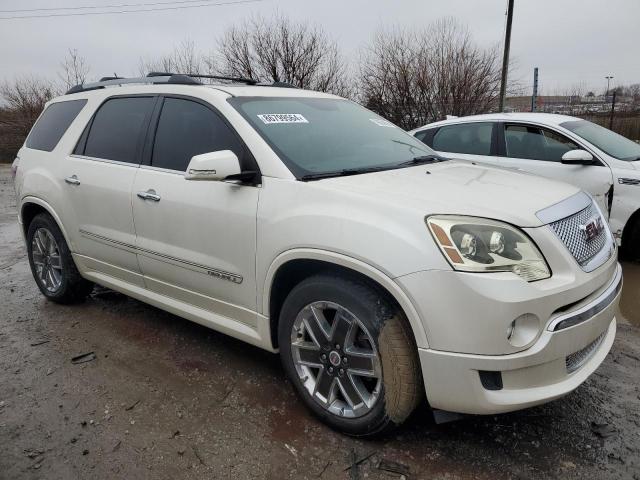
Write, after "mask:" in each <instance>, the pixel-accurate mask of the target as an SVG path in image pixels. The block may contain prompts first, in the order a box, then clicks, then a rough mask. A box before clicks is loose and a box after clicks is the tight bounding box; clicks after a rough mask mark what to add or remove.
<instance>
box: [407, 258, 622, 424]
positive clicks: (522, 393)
mask: <svg viewBox="0 0 640 480" xmlns="http://www.w3.org/2000/svg"><path fill="white" fill-rule="evenodd" d="M621 282H622V278H621V269H620V266H619V265H616V269H615V274H614V275H613V278H612V279H611V280H610V281H609V282H608V283H607V285H606V286H605V288H603V289H601V290H600V291H599V292H598V294H597V295H595V296H594V297H590V299H589V301H588V302H586V303H582V304H580V305H579V306H577V307H575V308H573V309H571V310H570V311H566V312H562V313H560V314H558V315H554V316H553V317H552V318H551V319H550V321H549V322H548V323H547V324H546V325H545V328H544V330H543V331H542V333H541V334H540V336H539V337H538V338H537V340H536V341H535V342H534V343H533V345H531V346H530V347H528V348H527V349H526V350H524V351H520V352H517V353H513V354H507V355H477V354H463V353H454V352H446V351H438V350H434V349H428V348H427V349H419V350H418V353H419V357H420V363H421V366H422V374H423V377H424V384H425V389H426V392H427V398H428V400H429V403H430V405H431V406H432V407H433V408H437V409H441V410H447V411H452V412H460V413H468V414H494V413H500V412H508V411H513V410H519V409H522V408H527V407H531V406H534V405H538V404H541V403H545V402H548V401H551V400H554V399H556V398H559V397H561V396H563V395H566V394H567V393H569V392H571V391H572V390H574V389H575V388H576V387H578V386H579V385H580V384H581V383H582V382H584V381H585V380H586V379H587V378H588V377H589V375H591V374H592V373H593V372H594V371H595V370H596V369H597V368H598V366H599V365H600V364H601V363H602V361H603V360H604V358H605V357H606V355H607V353H608V352H609V350H610V349H611V346H612V345H613V341H614V338H615V332H616V319H615V311H616V308H617V305H618V301H619V298H620V291H621V288H620V287H621ZM480 372H483V375H487V374H486V373H484V372H490V374H489V378H490V379H493V380H495V379H496V378H497V379H499V382H493V383H491V384H488V383H487V381H486V378H487V377H486V376H485V377H484V379H485V381H484V384H483V377H482V376H481V373H480Z"/></svg>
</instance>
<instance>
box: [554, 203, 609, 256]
mask: <svg viewBox="0 0 640 480" xmlns="http://www.w3.org/2000/svg"><path fill="white" fill-rule="evenodd" d="M594 217H600V218H601V219H602V222H603V223H604V224H605V228H603V229H602V230H601V231H600V233H599V234H598V235H597V236H596V237H594V238H592V239H590V240H587V238H586V237H585V234H584V232H583V231H582V230H581V228H580V226H581V225H583V226H584V225H586V224H587V223H588V222H589V220H591V219H593V218H594ZM549 225H550V226H551V228H552V229H553V231H554V232H555V234H556V235H557V236H558V238H559V239H560V240H561V241H562V243H564V244H565V246H566V247H567V249H568V250H569V252H571V255H573V258H575V259H576V261H577V262H578V263H579V264H580V265H581V266H584V265H585V264H587V263H588V262H589V260H591V259H592V258H593V257H595V256H596V255H597V254H598V253H599V252H600V251H601V250H602V249H603V248H604V246H605V244H606V243H607V235H608V230H607V227H606V219H604V218H602V216H601V215H600V212H599V211H598V208H597V207H596V206H595V205H594V204H593V203H591V205H589V206H588V207H587V208H585V209H583V210H581V211H579V212H578V213H576V214H574V215H571V216H569V217H567V218H563V219H562V220H558V221H556V222H553V223H550V224H549Z"/></svg>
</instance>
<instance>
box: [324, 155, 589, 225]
mask: <svg viewBox="0 0 640 480" xmlns="http://www.w3.org/2000/svg"><path fill="white" fill-rule="evenodd" d="M318 184H322V186H323V187H327V188H332V189H338V190H343V191H346V192H349V193H351V194H358V195H363V196H371V197H373V198H374V199H375V200H376V201H382V202H385V203H387V202H388V203H395V204H398V205H400V206H403V207H406V208H413V209H416V210H419V211H421V212H423V213H424V215H430V214H455V215H470V216H477V217H486V218H492V219H496V220H502V221H505V222H508V223H511V224H514V225H518V226H520V227H536V226H540V225H542V222H541V221H540V220H539V219H538V217H536V212H538V211H540V210H542V209H544V208H546V207H549V206H551V205H554V204H556V203H558V202H560V201H562V200H564V199H566V198H568V197H570V196H572V195H574V194H576V193H577V192H579V191H580V190H579V189H578V188H577V187H574V186H572V185H569V184H567V183H561V182H556V181H554V180H549V179H545V178H542V177H537V176H534V175H530V174H524V173H518V172H512V171H509V170H505V169H501V168H494V167H487V166H478V165H474V164H473V163H471V162H466V161H457V160H449V161H446V162H443V163H437V164H432V165H422V166H416V167H411V168H401V169H396V170H386V171H382V172H375V173H367V174H360V175H352V176H347V177H336V178H329V179H325V180H320V181H318Z"/></svg>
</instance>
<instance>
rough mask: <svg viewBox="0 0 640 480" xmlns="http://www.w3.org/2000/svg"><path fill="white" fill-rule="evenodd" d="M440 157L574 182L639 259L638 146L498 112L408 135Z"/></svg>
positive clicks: (573, 122) (573, 123) (594, 130)
mask: <svg viewBox="0 0 640 480" xmlns="http://www.w3.org/2000/svg"><path fill="white" fill-rule="evenodd" d="M410 133H411V134H412V135H414V136H415V137H416V138H418V139H419V140H422V141H423V142H424V143H426V144H427V145H429V146H430V147H432V148H433V149H434V150H436V151H437V152H439V153H441V154H443V155H445V156H448V157H456V158H462V159H467V160H472V161H474V162H481V163H488V164H492V165H497V166H502V167H505V168H510V169H514V170H519V171H523V172H529V173H532V174H535V175H540V176H543V177H549V178H553V179H555V180H561V181H565V182H568V183H572V184H574V185H576V186H578V187H580V188H581V189H582V190H584V191H586V192H589V193H590V194H591V195H592V196H593V198H594V199H595V200H596V201H597V202H598V204H599V205H600V207H601V209H602V211H603V212H605V215H607V216H608V219H609V224H610V226H611V230H612V231H613V233H614V235H615V237H616V240H617V242H618V244H619V245H620V244H621V245H622V246H623V247H624V248H625V250H626V251H627V252H628V253H630V254H631V255H632V256H633V257H635V258H640V145H639V144H637V143H635V142H633V141H631V140H629V139H627V138H625V137H623V136H621V135H618V134H617V133H614V132H612V131H611V130H608V129H606V128H604V127H601V126H599V125H596V124H595V123H591V122H588V121H586V120H582V119H580V118H576V117H569V116H566V115H555V114H547V113H495V114H487V115H474V116H469V117H460V118H456V117H453V118H448V119H447V120H443V121H441V122H436V123H431V124H429V125H425V126H424V127H420V128H417V129H415V130H412V131H411V132H410Z"/></svg>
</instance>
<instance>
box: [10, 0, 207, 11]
mask: <svg viewBox="0 0 640 480" xmlns="http://www.w3.org/2000/svg"><path fill="white" fill-rule="evenodd" d="M212 1H213V0H173V1H170V2H152V3H118V4H112V5H76V6H73V7H50V8H21V9H16V10H0V13H24V12H50V11H57V10H87V9H105V8H122V7H148V6H151V5H170V4H179V3H203V2H212Z"/></svg>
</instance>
